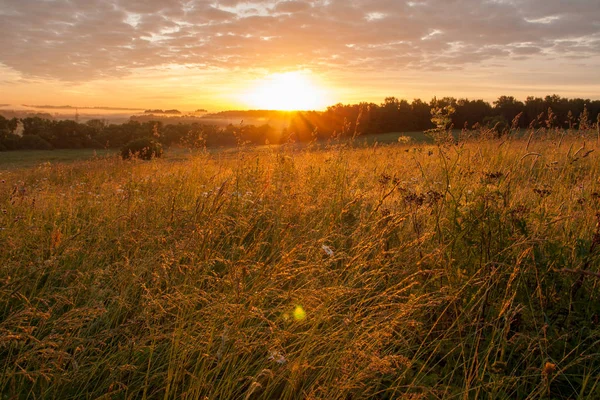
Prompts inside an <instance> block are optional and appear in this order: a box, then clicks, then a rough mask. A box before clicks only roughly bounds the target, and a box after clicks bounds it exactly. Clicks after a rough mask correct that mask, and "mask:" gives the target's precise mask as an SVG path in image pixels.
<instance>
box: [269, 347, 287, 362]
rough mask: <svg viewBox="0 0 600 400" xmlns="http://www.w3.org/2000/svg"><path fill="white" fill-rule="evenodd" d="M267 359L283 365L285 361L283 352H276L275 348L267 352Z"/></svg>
mask: <svg viewBox="0 0 600 400" xmlns="http://www.w3.org/2000/svg"><path fill="white" fill-rule="evenodd" d="M268 359H269V361H274V362H276V363H277V364H279V365H283V364H285V363H286V362H287V360H286V359H285V357H284V356H283V354H281V353H280V352H278V351H277V350H273V351H270V352H269V358H268Z"/></svg>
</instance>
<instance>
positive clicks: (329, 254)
mask: <svg viewBox="0 0 600 400" xmlns="http://www.w3.org/2000/svg"><path fill="white" fill-rule="evenodd" d="M321 249H323V251H324V252H325V254H327V255H328V256H329V257H333V250H331V247H329V246H327V245H325V244H324V245H322V246H321Z"/></svg>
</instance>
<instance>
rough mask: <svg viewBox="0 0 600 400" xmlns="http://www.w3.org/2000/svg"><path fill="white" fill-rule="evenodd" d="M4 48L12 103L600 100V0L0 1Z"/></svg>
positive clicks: (185, 106) (0, 65)
mask: <svg viewBox="0 0 600 400" xmlns="http://www.w3.org/2000/svg"><path fill="white" fill-rule="evenodd" d="M0 49H1V50H0V103H1V104H12V105H15V104H38V105H39V104H49V105H63V104H69V105H73V106H82V107H83V106H88V107H89V106H111V107H131V108H177V109H181V110H195V109H199V108H203V109H208V110H209V111H219V110H225V109H247V108H277V105H291V106H293V105H295V104H298V105H299V106H301V107H306V108H317V109H319V108H321V109H322V108H324V107H326V106H327V105H331V104H335V103H338V102H342V103H356V102H360V101H373V102H376V103H380V102H383V99H384V98H385V97H387V96H396V97H398V98H406V99H408V100H412V99H413V98H422V99H423V100H426V101H428V100H430V99H431V98H432V97H433V96H437V97H443V96H454V97H457V98H477V99H479V98H482V99H484V100H487V101H493V100H494V99H496V98H497V97H498V96H500V95H513V96H515V97H517V98H520V99H523V100H524V99H525V97H526V96H529V95H535V96H543V95H547V94H559V95H561V96H565V97H583V98H593V99H598V98H600V97H599V96H600V74H599V73H598V71H599V70H600V3H599V0H570V1H567V0H487V1H476V0H412V1H405V0H285V1H274V0H269V1H259V0H256V1H238V0H206V1H204V0H0ZM282 77H283V78H282ZM267 98H268V99H267ZM286 107H287V106H286Z"/></svg>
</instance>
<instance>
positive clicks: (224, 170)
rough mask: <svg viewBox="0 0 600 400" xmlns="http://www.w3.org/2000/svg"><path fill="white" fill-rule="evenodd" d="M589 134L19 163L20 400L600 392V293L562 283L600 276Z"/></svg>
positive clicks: (13, 238)
mask: <svg viewBox="0 0 600 400" xmlns="http://www.w3.org/2000/svg"><path fill="white" fill-rule="evenodd" d="M582 143H583V142H582V140H581V139H569V140H562V141H558V140H534V141H533V142H532V143H531V144H530V145H529V148H528V149H527V148H526V146H527V143H526V142H523V141H509V142H500V141H482V142H472V143H467V144H464V145H461V146H451V147H436V146H421V147H412V146H378V147H365V148H353V149H351V148H348V147H343V146H338V147H335V148H329V149H326V150H318V151H309V150H306V151H298V150H288V149H286V147H285V146H284V147H282V148H278V149H275V148H272V149H268V148H267V149H266V150H263V151H260V152H257V151H251V150H241V151H240V152H239V153H237V154H236V156H235V157H232V156H231V155H229V156H226V157H221V155H220V154H218V153H214V154H203V155H197V156H194V157H192V158H190V159H188V160H186V161H181V162H169V161H165V160H154V161H152V162H123V161H121V160H119V159H117V158H111V159H97V160H90V161H82V162H76V163H71V164H64V165H61V164H58V165H47V164H46V165H41V166H38V167H36V168H30V169H11V170H8V171H3V172H2V176H1V177H2V179H4V180H5V182H4V183H0V208H1V209H2V211H1V212H2V213H1V214H0V229H1V230H0V249H2V251H0V334H1V336H0V368H1V369H2V370H1V373H0V391H2V393H4V394H6V395H8V396H12V395H17V394H18V395H20V396H22V397H27V396H29V397H31V398H62V399H67V398H81V397H90V398H96V397H98V396H101V395H105V394H107V393H108V394H110V396H111V397H115V398H143V397H148V398H203V396H206V398H210V399H223V398H247V399H251V398H323V399H347V398H367V397H370V398H373V397H374V398H397V397H399V396H401V395H406V394H413V395H414V396H415V398H418V397H419V396H422V397H423V398H452V397H461V398H464V397H470V398H476V397H486V398H508V397H513V398H525V397H528V396H529V397H531V398H539V397H542V396H546V395H550V396H552V397H555V398H577V397H578V396H579V397H580V398H586V397H590V398H597V397H598V396H600V388H599V387H598V384H599V378H598V377H599V376H600V356H599V355H598V353H597V349H598V348H599V347H598V341H599V339H600V328H599V327H598V318H599V314H600V305H599V304H598V302H597V298H598V294H599V293H598V285H597V283H598V282H599V281H598V280H596V279H595V278H593V277H587V278H586V279H585V280H584V281H583V285H582V286H581V288H580V289H578V290H576V291H575V294H574V296H571V295H570V293H571V291H572V285H574V284H575V282H576V281H577V279H578V276H579V275H573V274H570V273H566V272H560V271H558V270H560V269H562V268H571V269H577V268H581V267H584V266H585V267H587V268H588V269H590V270H592V271H597V267H598V261H599V260H598V256H597V254H596V251H595V248H594V246H596V245H594V244H593V243H595V242H600V235H599V236H594V232H596V216H595V214H596V212H598V211H599V209H600V199H599V197H600V195H598V192H600V182H599V180H598V179H599V176H600V169H599V166H600V164H599V163H598V158H597V157H598V154H597V152H594V153H591V154H588V156H587V157H585V158H582V156H583V155H584V154H585V153H586V151H585V150H581V151H579V152H577V149H579V147H580V146H581V145H582ZM588 147H589V141H588ZM531 153H537V154H539V156H538V155H534V154H531ZM22 189H24V190H22ZM594 238H595V239H596V240H595V241H594V240H593V239H594ZM324 246H325V247H324ZM329 250H331V251H332V252H333V254H331V255H328V252H329ZM590 250H592V251H591V252H590Z"/></svg>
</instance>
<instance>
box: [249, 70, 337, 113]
mask: <svg viewBox="0 0 600 400" xmlns="http://www.w3.org/2000/svg"><path fill="white" fill-rule="evenodd" d="M244 97H245V98H244V101H245V103H247V104H248V105H249V106H250V107H252V108H255V109H262V110H283V111H292V110H319V109H324V108H325V107H327V106H328V105H330V104H329V100H328V96H327V92H326V91H325V90H324V89H323V88H322V87H321V86H319V85H318V84H317V83H316V82H315V80H314V79H312V77H311V76H310V75H309V73H306V72H285V73H279V74H271V75H269V76H268V77H266V78H265V79H262V80H260V81H257V82H256V84H255V85H254V86H253V87H252V88H251V90H250V91H249V92H248V93H247V94H246V95H245V96H244Z"/></svg>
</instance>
